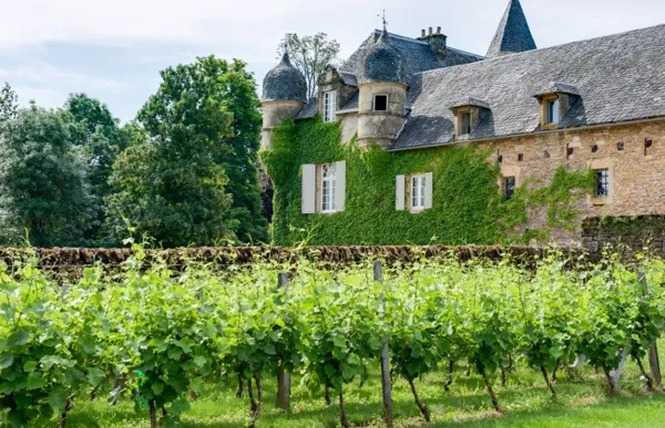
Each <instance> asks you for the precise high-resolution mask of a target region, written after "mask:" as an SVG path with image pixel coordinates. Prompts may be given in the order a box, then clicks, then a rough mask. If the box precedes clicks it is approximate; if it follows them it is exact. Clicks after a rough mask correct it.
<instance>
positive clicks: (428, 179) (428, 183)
mask: <svg viewBox="0 0 665 428" xmlns="http://www.w3.org/2000/svg"><path fill="white" fill-rule="evenodd" d="M433 184H434V174H432V173H431V172H428V173H427V174H425V209H426V210H428V209H430V208H432V190H433V188H434V186H433Z"/></svg>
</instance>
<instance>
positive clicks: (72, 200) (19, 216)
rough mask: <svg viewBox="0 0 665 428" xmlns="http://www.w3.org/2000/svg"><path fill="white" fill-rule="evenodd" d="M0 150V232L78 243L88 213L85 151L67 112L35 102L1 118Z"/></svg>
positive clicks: (7, 236)
mask: <svg viewBox="0 0 665 428" xmlns="http://www.w3.org/2000/svg"><path fill="white" fill-rule="evenodd" d="M4 128H5V132H3V135H2V141H1V146H0V152H1V153H2V154H3V156H2V160H1V161H0V192H1V193H2V195H3V196H4V199H5V206H4V210H3V216H2V218H1V219H2V223H3V225H2V235H3V240H4V241H5V243H10V244H11V243H15V242H16V241H17V240H18V239H20V237H21V236H23V233H24V232H23V231H24V230H27V231H28V238H29V240H30V243H31V244H32V245H35V246H40V247H50V246H65V245H80V244H81V243H82V242H83V240H84V231H85V230H86V229H87V228H88V227H89V223H90V221H91V217H92V211H91V196H90V193H89V186H88V184H87V182H86V172H87V165H86V162H85V156H84V155H83V154H82V153H81V150H79V149H78V148H77V147H76V145H75V143H74V141H75V138H74V133H75V129H74V125H73V121H72V118H71V116H70V115H69V114H68V113H67V112H63V111H60V110H45V109H42V108H39V107H37V106H35V105H32V106H31V107H29V108H27V109H22V110H19V111H18V112H17V113H16V115H15V117H13V118H11V119H9V120H7V121H6V123H5V125H4Z"/></svg>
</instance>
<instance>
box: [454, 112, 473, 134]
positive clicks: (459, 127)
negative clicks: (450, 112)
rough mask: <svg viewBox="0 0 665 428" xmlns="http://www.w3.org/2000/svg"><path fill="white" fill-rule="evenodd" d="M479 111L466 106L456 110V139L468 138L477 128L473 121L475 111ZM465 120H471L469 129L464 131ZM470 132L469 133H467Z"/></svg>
mask: <svg viewBox="0 0 665 428" xmlns="http://www.w3.org/2000/svg"><path fill="white" fill-rule="evenodd" d="M474 109H475V110H478V108H477V107H472V106H464V107H458V108H456V109H455V137H456V138H468V137H469V135H470V134H471V132H472V131H473V128H474V127H475V125H476V124H474V123H473V122H474V120H473V113H474V111H473V110H474ZM464 118H469V126H468V128H467V129H464ZM467 131H468V132H467Z"/></svg>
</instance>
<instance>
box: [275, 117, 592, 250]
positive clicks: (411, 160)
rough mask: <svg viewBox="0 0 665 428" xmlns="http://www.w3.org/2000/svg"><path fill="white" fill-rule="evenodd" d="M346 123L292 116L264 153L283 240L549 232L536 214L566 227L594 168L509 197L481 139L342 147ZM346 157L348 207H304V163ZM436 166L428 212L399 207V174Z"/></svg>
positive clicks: (391, 241) (448, 238)
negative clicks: (536, 224) (388, 147)
mask: <svg viewBox="0 0 665 428" xmlns="http://www.w3.org/2000/svg"><path fill="white" fill-rule="evenodd" d="M340 141H341V135H340V125H339V123H330V124H327V123H323V122H322V121H321V120H320V119H318V118H316V119H311V120H307V121H299V122H294V121H291V120H289V121H286V122H285V123H283V124H282V125H281V126H280V127H278V128H277V130H276V131H275V135H274V140H273V147H272V149H270V150H266V151H264V152H263V153H262V160H263V162H264V164H265V166H266V169H267V171H268V173H269V175H270V177H271V178H272V180H273V183H274V187H275V195H274V217H273V238H274V241H275V243H276V244H278V245H295V244H298V243H301V242H306V243H308V244H311V245H396V244H419V245H424V244H445V245H463V244H479V245H483V244H489V245H491V244H498V243H514V242H527V241H529V240H531V239H533V238H540V239H546V236H547V231H544V230H529V229H527V228H526V227H524V225H526V224H527V222H528V216H527V213H528V212H529V211H530V210H533V209H535V207H536V206H539V207H541V208H542V209H545V210H546V211H547V212H548V216H547V218H548V224H550V225H551V226H553V227H566V225H568V224H570V219H572V218H574V216H575V215H576V212H575V210H574V209H572V208H571V206H572V205H573V204H574V202H575V201H574V200H573V199H574V195H575V194H576V192H574V189H583V190H584V191H586V190H588V189H589V188H590V187H591V185H592V183H590V182H589V177H590V175H589V174H587V173H586V172H582V173H575V172H568V171H566V170H564V169H559V170H557V172H556V174H555V179H554V180H553V181H552V184H551V185H550V186H549V187H542V186H541V187H540V188H539V189H533V190H532V189H529V186H528V185H527V184H526V183H525V185H524V186H523V188H521V189H518V191H517V192H516V195H515V197H514V198H513V199H511V200H509V201H506V200H504V198H503V197H502V195H501V194H500V192H499V188H498V184H497V183H498V178H499V175H500V171H499V168H498V167H497V166H496V165H493V164H490V163H488V161H487V159H488V155H489V153H488V152H486V151H483V150H481V149H477V148H475V147H474V146H451V147H439V148H431V149H423V150H415V151H407V152H392V153H391V152H385V151H383V150H381V149H380V148H378V147H374V148H369V149H360V148H358V147H357V145H356V144H355V141H352V142H351V143H349V144H345V145H343V144H341V143H340ZM340 160H346V162H347V167H346V169H347V173H346V174H347V175H346V183H347V184H346V208H345V210H344V212H341V213H336V214H333V215H325V214H314V215H303V214H301V192H302V189H301V172H300V171H301V165H303V164H318V163H331V162H336V161H340ZM426 172H432V173H433V174H434V183H433V207H432V209H430V210H426V211H424V212H422V213H419V214H413V213H410V212H409V211H397V210H396V209H395V177H396V176H397V175H409V174H415V173H426Z"/></svg>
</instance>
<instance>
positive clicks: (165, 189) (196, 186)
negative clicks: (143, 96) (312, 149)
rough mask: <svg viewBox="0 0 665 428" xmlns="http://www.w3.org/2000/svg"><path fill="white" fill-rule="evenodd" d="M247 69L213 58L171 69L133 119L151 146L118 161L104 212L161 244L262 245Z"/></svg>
mask: <svg viewBox="0 0 665 428" xmlns="http://www.w3.org/2000/svg"><path fill="white" fill-rule="evenodd" d="M245 67H246V66H245V63H243V62H242V61H238V60H236V61H233V62H227V61H224V60H221V59H217V58H215V57H212V56H211V57H206V58H199V59H198V60H197V61H196V62H195V63H193V64H189V65H179V66H177V67H175V68H168V69H166V70H164V71H162V73H161V75H162V84H161V85H160V87H159V89H158V90H157V93H155V94H154V95H153V96H151V97H150V99H149V101H148V102H147V103H146V104H145V106H144V107H143V108H142V109H141V111H140V112H139V114H138V120H139V122H140V123H141V125H142V126H143V127H144V129H145V132H146V134H147V139H148V141H146V142H137V143H135V144H134V145H133V146H131V147H130V148H129V149H128V150H127V151H126V152H125V153H124V154H123V155H122V156H120V158H119V159H118V161H117V162H116V165H115V166H114V172H113V176H112V184H114V185H117V186H118V187H119V192H118V193H116V194H114V195H113V196H111V197H110V198H109V199H108V201H109V208H110V209H111V210H112V211H113V212H114V213H116V215H118V214H123V215H124V216H126V217H127V219H128V221H129V222H130V223H131V224H133V225H135V226H137V227H138V230H139V231H143V232H147V233H148V234H149V235H150V236H151V237H153V238H155V239H157V240H158V241H159V242H160V243H162V245H165V246H181V245H212V244H216V243H218V242H219V240H221V239H230V238H236V237H237V239H239V240H241V241H243V242H248V241H250V240H258V241H264V240H267V222H266V221H265V219H264V218H263V217H262V213H261V201H260V195H259V183H258V173H257V170H256V163H257V152H258V149H259V144H260V143H259V134H260V129H261V116H260V113H259V110H258V106H259V100H258V97H257V95H256V84H255V81H254V78H253V76H252V75H251V74H250V73H249V72H247V71H246V68H245ZM122 226H123V225H121V224H115V226H114V228H115V230H116V233H119V228H121V227H122Z"/></svg>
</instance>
